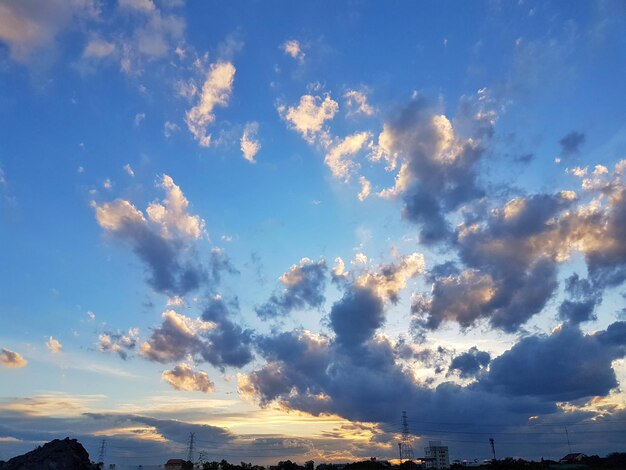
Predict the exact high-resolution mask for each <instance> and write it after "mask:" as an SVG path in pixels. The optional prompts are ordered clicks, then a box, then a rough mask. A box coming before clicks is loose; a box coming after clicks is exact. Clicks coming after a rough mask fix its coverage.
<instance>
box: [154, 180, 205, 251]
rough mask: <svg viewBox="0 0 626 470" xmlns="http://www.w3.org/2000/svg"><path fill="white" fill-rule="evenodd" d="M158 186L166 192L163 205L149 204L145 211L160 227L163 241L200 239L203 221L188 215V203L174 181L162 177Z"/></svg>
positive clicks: (195, 216) (196, 216) (198, 217)
mask: <svg viewBox="0 0 626 470" xmlns="http://www.w3.org/2000/svg"><path fill="white" fill-rule="evenodd" d="M160 186H161V187H162V188H163V189H164V190H165V191H166V194H167V195H166V197H165V199H164V201H163V204H161V203H159V202H153V203H151V204H150V205H149V206H148V208H147V209H146V213H147V214H148V217H149V218H150V220H152V221H153V222H155V223H157V224H159V225H161V234H162V236H163V238H165V239H171V238H175V237H183V238H185V237H189V238H191V239H197V238H200V236H201V235H202V232H203V231H204V225H205V223H204V220H202V219H201V218H200V216H198V215H189V214H188V213H187V209H188V208H189V201H188V200H187V198H186V197H185V195H184V194H183V192H182V191H181V190H180V187H179V186H178V185H176V184H175V183H174V180H173V179H172V178H171V177H170V176H168V175H163V178H162V179H161V182H160Z"/></svg>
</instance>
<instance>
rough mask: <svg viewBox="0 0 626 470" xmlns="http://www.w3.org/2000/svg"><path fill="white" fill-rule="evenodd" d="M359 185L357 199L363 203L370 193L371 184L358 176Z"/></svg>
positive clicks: (363, 177)
mask: <svg viewBox="0 0 626 470" xmlns="http://www.w3.org/2000/svg"><path fill="white" fill-rule="evenodd" d="M359 183H360V184H361V191H360V192H359V195H358V196H357V197H358V198H359V201H365V200H366V199H367V198H368V196H369V195H370V192H371V191H372V183H370V181H369V180H368V179H367V178H366V177H365V176H359Z"/></svg>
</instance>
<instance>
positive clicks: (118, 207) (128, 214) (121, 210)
mask: <svg viewBox="0 0 626 470" xmlns="http://www.w3.org/2000/svg"><path fill="white" fill-rule="evenodd" d="M95 208H96V219H97V221H98V224H99V225H100V227H102V228H103V229H105V230H106V231H108V232H118V231H123V230H125V228H126V226H133V225H144V224H145V223H146V219H145V218H144V216H143V214H142V213H141V212H140V211H138V210H137V209H136V208H135V206H133V205H132V204H131V203H130V202H128V201H125V200H123V199H117V200H115V201H113V202H105V203H104V204H102V205H101V206H95Z"/></svg>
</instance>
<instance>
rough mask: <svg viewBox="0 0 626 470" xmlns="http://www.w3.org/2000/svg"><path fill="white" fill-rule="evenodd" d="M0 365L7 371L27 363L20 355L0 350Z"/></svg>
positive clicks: (4, 349) (3, 349)
mask: <svg viewBox="0 0 626 470" xmlns="http://www.w3.org/2000/svg"><path fill="white" fill-rule="evenodd" d="M0 364H2V365H3V366H4V367H7V368H9V369H19V368H21V367H25V366H26V365H28V361H27V360H26V359H24V358H23V357H22V355H21V354H20V353H17V352H15V351H11V350H9V349H6V348H2V350H0Z"/></svg>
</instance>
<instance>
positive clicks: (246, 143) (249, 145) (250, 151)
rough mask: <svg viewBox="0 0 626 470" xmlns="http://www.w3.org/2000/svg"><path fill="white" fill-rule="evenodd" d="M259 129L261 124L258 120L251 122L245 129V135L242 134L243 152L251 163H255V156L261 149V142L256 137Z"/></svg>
mask: <svg viewBox="0 0 626 470" xmlns="http://www.w3.org/2000/svg"><path fill="white" fill-rule="evenodd" d="M258 131H259V124H258V123H256V122H249V123H247V124H246V126H245V128H244V129H243V135H242V136H241V153H243V158H245V159H246V160H248V161H249V162H250V163H255V160H254V157H255V156H256V154H257V153H258V152H259V150H261V144H260V142H259V141H258V140H257V139H256V134H257V132H258Z"/></svg>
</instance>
